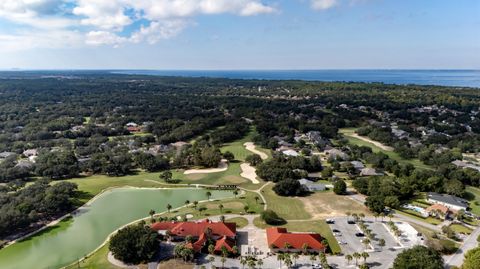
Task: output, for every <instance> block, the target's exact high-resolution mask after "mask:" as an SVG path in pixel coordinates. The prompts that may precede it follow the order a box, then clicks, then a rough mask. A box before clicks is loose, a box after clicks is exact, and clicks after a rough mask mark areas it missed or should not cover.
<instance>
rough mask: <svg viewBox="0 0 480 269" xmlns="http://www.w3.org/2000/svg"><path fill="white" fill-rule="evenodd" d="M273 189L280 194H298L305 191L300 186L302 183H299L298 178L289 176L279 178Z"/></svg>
mask: <svg viewBox="0 0 480 269" xmlns="http://www.w3.org/2000/svg"><path fill="white" fill-rule="evenodd" d="M273 191H275V193H276V194H278V195H281V196H298V195H302V194H304V193H305V192H306V190H305V188H304V187H303V186H302V184H300V182H298V180H296V179H289V178H288V179H284V180H280V181H279V182H278V183H277V184H275V187H273Z"/></svg>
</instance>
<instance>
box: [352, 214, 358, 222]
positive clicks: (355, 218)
mask: <svg viewBox="0 0 480 269" xmlns="http://www.w3.org/2000/svg"><path fill="white" fill-rule="evenodd" d="M352 217H353V220H354V221H358V215H357V213H353V214H352Z"/></svg>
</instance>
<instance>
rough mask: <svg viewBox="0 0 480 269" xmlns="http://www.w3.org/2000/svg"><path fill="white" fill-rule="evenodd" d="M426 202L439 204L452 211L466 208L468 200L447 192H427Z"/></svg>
mask: <svg viewBox="0 0 480 269" xmlns="http://www.w3.org/2000/svg"><path fill="white" fill-rule="evenodd" d="M427 202H429V203H432V204H440V205H444V206H446V207H448V209H450V210H451V211H453V212H457V211H459V210H467V208H468V201H467V200H465V199H462V198H460V197H457V196H453V195H449V194H441V193H436V192H429V193H428V196H427Z"/></svg>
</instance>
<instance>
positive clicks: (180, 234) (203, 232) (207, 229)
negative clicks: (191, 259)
mask: <svg viewBox="0 0 480 269" xmlns="http://www.w3.org/2000/svg"><path fill="white" fill-rule="evenodd" d="M151 228H152V229H153V230H155V231H157V232H158V233H163V234H168V235H169V236H170V237H171V238H173V239H174V240H184V239H185V238H186V237H187V236H192V237H193V238H194V239H195V240H196V241H195V242H194V243H189V244H187V247H191V248H192V249H193V250H195V252H200V251H201V250H202V248H203V247H204V246H205V244H206V243H207V242H208V239H212V240H216V244H215V251H216V252H221V248H222V246H225V247H226V248H227V250H228V251H230V252H232V249H233V246H235V244H236V243H235V240H236V235H237V225H236V224H235V223H233V222H232V223H230V222H212V221H210V220H208V219H207V220H203V221H199V222H156V223H154V224H152V226H151ZM217 247H218V250H217Z"/></svg>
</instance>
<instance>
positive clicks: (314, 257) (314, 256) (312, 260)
mask: <svg viewBox="0 0 480 269" xmlns="http://www.w3.org/2000/svg"><path fill="white" fill-rule="evenodd" d="M316 260H317V255H315V254H311V255H310V261H311V262H312V266H313V262H314V261H316Z"/></svg>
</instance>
